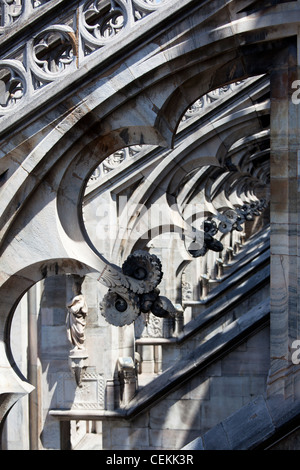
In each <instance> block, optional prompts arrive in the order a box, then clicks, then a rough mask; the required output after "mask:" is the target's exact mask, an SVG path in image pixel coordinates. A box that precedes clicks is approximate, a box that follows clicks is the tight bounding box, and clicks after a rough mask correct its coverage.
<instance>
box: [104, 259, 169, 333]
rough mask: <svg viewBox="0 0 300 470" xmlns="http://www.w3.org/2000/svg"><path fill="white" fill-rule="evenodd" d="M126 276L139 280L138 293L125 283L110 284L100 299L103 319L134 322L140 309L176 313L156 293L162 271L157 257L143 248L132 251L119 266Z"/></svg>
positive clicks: (161, 314)
mask: <svg viewBox="0 0 300 470" xmlns="http://www.w3.org/2000/svg"><path fill="white" fill-rule="evenodd" d="M122 272H123V274H124V275H125V276H128V277H129V278H133V279H136V280H138V281H139V286H140V290H139V293H135V292H133V291H132V290H131V289H129V288H126V287H124V286H120V287H118V286H116V287H114V288H110V289H109V290H108V292H107V294H106V295H105V296H104V297H103V300H102V302H101V303H100V311H101V314H102V315H103V316H104V318H105V319H106V321H107V322H108V323H110V324H111V325H114V326H124V325H130V324H131V323H133V322H134V321H135V320H136V319H137V318H138V316H139V315H140V314H141V313H142V312H143V313H148V312H150V311H151V312H152V313H153V314H154V315H155V316H157V317H168V316H170V315H171V316H173V315H175V314H176V311H177V310H176V308H175V307H174V306H173V304H172V302H171V301H170V300H169V299H167V298H166V297H164V296H160V295H159V290H158V289H157V285H158V284H159V283H160V282H161V279H162V276H163V272H162V266H161V262H160V260H159V258H158V257H157V256H156V255H153V254H150V253H148V252H146V251H142V250H138V251H136V252H134V253H133V254H131V255H130V256H129V257H128V258H127V260H126V261H125V262H124V264H123V266H122Z"/></svg>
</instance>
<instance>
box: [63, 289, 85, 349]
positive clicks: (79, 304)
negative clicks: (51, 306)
mask: <svg viewBox="0 0 300 470" xmlns="http://www.w3.org/2000/svg"><path fill="white" fill-rule="evenodd" d="M67 309H68V314H67V321H66V324H67V334H68V339H69V341H70V343H71V344H72V345H73V346H74V349H73V351H75V350H78V349H80V350H83V349H85V347H84V342H85V326H86V316H87V313H88V308H87V304H86V301H85V298H84V296H83V295H82V294H81V293H80V294H78V295H76V296H75V297H74V298H73V299H72V300H71V302H69V303H68V304H67Z"/></svg>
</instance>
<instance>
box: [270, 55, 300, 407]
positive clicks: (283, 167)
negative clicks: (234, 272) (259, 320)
mask: <svg viewBox="0 0 300 470" xmlns="http://www.w3.org/2000/svg"><path fill="white" fill-rule="evenodd" d="M299 79H300V76H299V67H298V66H297V52H296V47H295V46H294V47H293V46H290V47H289V48H288V49H287V50H286V51H285V54H284V56H283V57H280V58H279V60H278V66H276V65H275V66H274V69H273V71H272V73H271V76H270V80H271V158H270V166H271V168H270V171H271V214H270V217H271V334H270V348H271V351H270V356H271V365H270V371H269V377H268V386H267V392H268V394H269V395H275V394H276V395H281V396H283V397H284V398H288V397H294V398H300V396H299V395H300V394H299V386H298V391H297V387H296V380H297V374H298V372H299V368H300V367H299V365H295V364H293V362H292V353H293V343H294V341H295V340H299V339H300V321H299V320H300V309H299V307H300V305H299V300H300V299H299V293H300V288H299V287H300V286H299V280H300V278H299V267H300V264H299V261H300V258H299V255H300V252H299V248H300V246H298V245H299V243H300V227H299V217H300V198H299V196H300V193H299V190H300V187H299V176H300V104H296V103H295V100H294V99H293V98H294V95H293V94H294V93H295V88H294V84H295V81H296V80H299ZM298 375H299V374H298ZM298 378H299V377H298Z"/></svg>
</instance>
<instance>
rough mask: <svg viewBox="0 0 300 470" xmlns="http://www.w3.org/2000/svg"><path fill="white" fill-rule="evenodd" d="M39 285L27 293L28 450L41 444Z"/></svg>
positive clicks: (35, 448) (39, 447) (37, 448)
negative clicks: (29, 385)
mask: <svg viewBox="0 0 300 470" xmlns="http://www.w3.org/2000/svg"><path fill="white" fill-rule="evenodd" d="M38 287H39V286H37V285H34V286H33V287H31V289H29V291H28V294H27V308H28V380H29V382H30V383H31V384H32V385H33V386H34V390H33V391H32V392H31V393H30V395H29V397H28V399H29V422H30V426H29V445H30V450H40V449H41V448H42V444H41V442H40V436H41V432H42V410H41V393H42V366H41V362H40V358H39V355H38V314H39V311H38V304H39V303H40V295H39V296H38V295H37V293H38V291H39V289H38Z"/></svg>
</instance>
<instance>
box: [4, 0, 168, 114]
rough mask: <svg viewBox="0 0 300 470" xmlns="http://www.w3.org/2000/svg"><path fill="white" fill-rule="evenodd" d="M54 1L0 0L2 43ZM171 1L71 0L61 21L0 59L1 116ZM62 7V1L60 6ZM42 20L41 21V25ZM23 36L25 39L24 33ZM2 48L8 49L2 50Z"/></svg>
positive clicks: (81, 64)
mask: <svg viewBox="0 0 300 470" xmlns="http://www.w3.org/2000/svg"><path fill="white" fill-rule="evenodd" d="M54 1H55V0H48V1H47V0H26V1H25V0H0V7H1V26H0V39H2V38H3V39H5V35H6V33H7V32H11V31H12V27H16V26H17V25H18V26H20V25H22V24H24V25H25V24H27V25H28V24H30V19H31V16H32V15H33V13H34V12H35V10H37V9H39V8H40V9H42V8H43V7H45V6H46V5H45V4H47V3H51V2H54ZM169 1H170V0H111V2H108V1H105V0H104V1H103V0H94V1H92V0H88V1H87V0H85V1H83V0H81V1H79V2H76V3H74V2H72V5H70V8H69V9H68V10H67V9H66V8H65V9H64V10H63V11H68V13H65V15H64V16H60V17H59V20H57V21H59V23H58V24H57V23H54V22H53V21H51V20H48V24H46V25H43V27H42V29H41V30H38V29H35V34H34V35H33V36H32V37H31V38H30V39H29V40H26V39H23V40H22V39H21V40H18V41H16V42H15V43H14V47H10V49H9V51H6V52H4V53H3V54H1V56H0V116H4V115H7V114H8V113H12V112H13V111H14V109H15V107H16V105H17V104H19V103H20V102H21V101H22V102H23V103H24V101H25V100H26V101H29V100H30V98H31V97H32V96H33V94H34V93H36V92H37V91H38V90H40V89H41V88H43V87H45V86H47V85H49V84H51V83H53V82H55V81H56V80H58V79H60V78H64V77H65V76H66V74H70V73H72V72H74V70H76V69H78V68H80V67H81V66H84V65H85V64H86V63H87V62H88V61H89V56H90V55H91V54H94V53H95V52H96V51H98V50H99V49H102V48H103V47H106V46H109V44H111V43H112V42H114V41H115V39H116V36H118V38H119V37H120V36H121V35H122V33H124V32H127V31H128V30H129V29H132V28H134V26H135V23H136V22H138V21H140V20H142V19H143V18H144V17H145V16H148V15H149V14H150V13H152V12H155V11H156V10H158V9H159V8H162V7H164V6H165V4H166V3H167V2H169ZM62 3H63V2H62ZM44 21H45V19H43V22H44ZM25 37H26V35H25ZM3 50H6V48H3Z"/></svg>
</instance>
